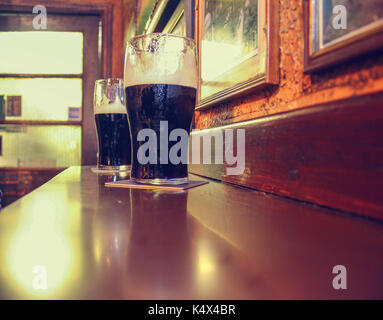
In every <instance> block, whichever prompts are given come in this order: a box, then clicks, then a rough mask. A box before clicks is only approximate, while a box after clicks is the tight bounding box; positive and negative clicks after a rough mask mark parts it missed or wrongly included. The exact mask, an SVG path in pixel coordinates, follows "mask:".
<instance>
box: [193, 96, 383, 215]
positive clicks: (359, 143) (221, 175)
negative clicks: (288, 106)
mask: <svg viewBox="0 0 383 320" xmlns="http://www.w3.org/2000/svg"><path fill="white" fill-rule="evenodd" d="M382 105H383V93H382V92H380V93H376V94H371V95H365V96H359V97H354V98H349V99H345V100H341V101H336V102H330V103H325V104H320V105H317V106H313V107H308V108H304V109H300V110H294V111H290V112H285V113H281V114H276V115H273V116H269V117H265V118H260V119H256V120H254V121H249V122H244V123H238V124H234V125H232V126H225V127H217V128H212V129H209V130H205V131H201V132H200V133H198V135H199V136H201V135H203V134H204V132H206V134H211V132H221V133H222V135H223V136H224V134H223V133H224V130H226V129H233V130H234V131H236V130H238V129H244V130H246V144H245V150H246V164H245V170H244V172H243V174H241V175H227V174H226V164H224V165H222V164H221V165H219V164H217V165H216V164H212V165H203V164H195V165H194V164H193V165H190V166H189V170H190V171H191V172H192V173H195V174H199V175H202V176H205V177H209V178H213V179H217V180H223V181H226V182H230V183H234V184H239V185H242V186H246V187H250V188H255V189H257V190H260V191H265V192H270V193H274V194H278V195H282V196H287V197H290V198H293V199H298V200H303V201H307V202H312V203H315V204H319V205H323V206H328V207H331V208H335V209H340V210H344V211H348V212H353V213H358V214H361V215H365V216H368V217H373V218H376V219H381V220H382V221H383V170H382V169H383V139H382V137H383V112H382ZM217 121H218V123H219V119H218V120H217ZM235 136H236V134H234V137H235ZM192 139H193V134H192ZM235 141H236V138H235ZM202 146H203V144H202V143H201V148H202ZM200 154H201V155H202V149H201V152H200ZM201 163H202V161H201Z"/></svg>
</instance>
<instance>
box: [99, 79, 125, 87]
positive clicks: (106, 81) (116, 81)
mask: <svg viewBox="0 0 383 320" xmlns="http://www.w3.org/2000/svg"><path fill="white" fill-rule="evenodd" d="M95 84H106V85H120V84H122V85H123V84H124V79H123V78H104V79H97V80H96V81H95Z"/></svg>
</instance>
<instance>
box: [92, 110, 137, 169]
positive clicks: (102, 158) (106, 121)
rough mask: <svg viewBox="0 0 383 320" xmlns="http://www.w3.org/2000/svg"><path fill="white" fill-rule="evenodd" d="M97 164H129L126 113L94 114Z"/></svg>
mask: <svg viewBox="0 0 383 320" xmlns="http://www.w3.org/2000/svg"><path fill="white" fill-rule="evenodd" d="M95 120H96V128H97V136H98V164H99V165H101V166H108V167H112V166H113V167H115V166H125V165H129V164H130V163H131V145H130V131H129V122H128V118H127V115H126V113H99V114H95Z"/></svg>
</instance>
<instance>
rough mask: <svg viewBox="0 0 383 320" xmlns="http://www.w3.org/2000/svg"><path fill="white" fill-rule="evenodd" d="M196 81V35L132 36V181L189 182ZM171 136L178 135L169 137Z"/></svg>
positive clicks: (128, 78)
mask: <svg viewBox="0 0 383 320" xmlns="http://www.w3.org/2000/svg"><path fill="white" fill-rule="evenodd" d="M197 84H198V64H197V50H196V45H195V42H194V41H193V40H192V39H189V38H186V37H182V36H177V35H172V34H161V33H153V34H145V35H140V36H136V37H133V38H132V39H130V40H129V41H128V42H127V45H126V55H125V71H124V86H125V96H126V107H127V112H128V118H129V123H130V130H131V134H132V169H131V179H132V181H134V182H137V183H149V184H184V183H187V182H188V171H187V162H188V161H187V160H188V159H187V151H188V136H189V133H190V126H191V122H192V119H193V114H194V108H195V103H196V92H197ZM173 130H176V131H173ZM164 135H165V136H164ZM170 136H171V137H172V138H171V139H178V141H170ZM145 139H146V140H145ZM138 140H145V141H138ZM164 140H165V142H164Z"/></svg>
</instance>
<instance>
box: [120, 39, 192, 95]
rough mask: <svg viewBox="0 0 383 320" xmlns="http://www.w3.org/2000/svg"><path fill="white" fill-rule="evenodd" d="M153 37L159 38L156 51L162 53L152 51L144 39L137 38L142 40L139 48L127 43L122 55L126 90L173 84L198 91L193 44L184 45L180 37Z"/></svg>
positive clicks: (150, 45) (149, 44)
mask: <svg viewBox="0 0 383 320" xmlns="http://www.w3.org/2000/svg"><path fill="white" fill-rule="evenodd" d="M149 36H152V35H149ZM155 36H158V39H159V40H158V43H159V44H158V48H160V49H161V50H158V51H156V48H154V49H153V48H152V43H150V41H149V40H148V41H146V42H145V37H142V38H140V37H138V38H139V40H140V41H141V43H140V44H139V45H137V43H135V44H132V43H130V42H128V44H127V48H126V55H125V73H124V85H125V87H130V86H135V85H141V84H174V85H181V86H186V87H192V88H197V85H198V67H197V60H196V52H195V48H194V44H193V46H185V39H184V38H182V37H177V36H170V37H169V36H168V35H153V37H155ZM134 40H135V39H133V41H134ZM161 41H162V42H161ZM188 41H191V40H188Z"/></svg>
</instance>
